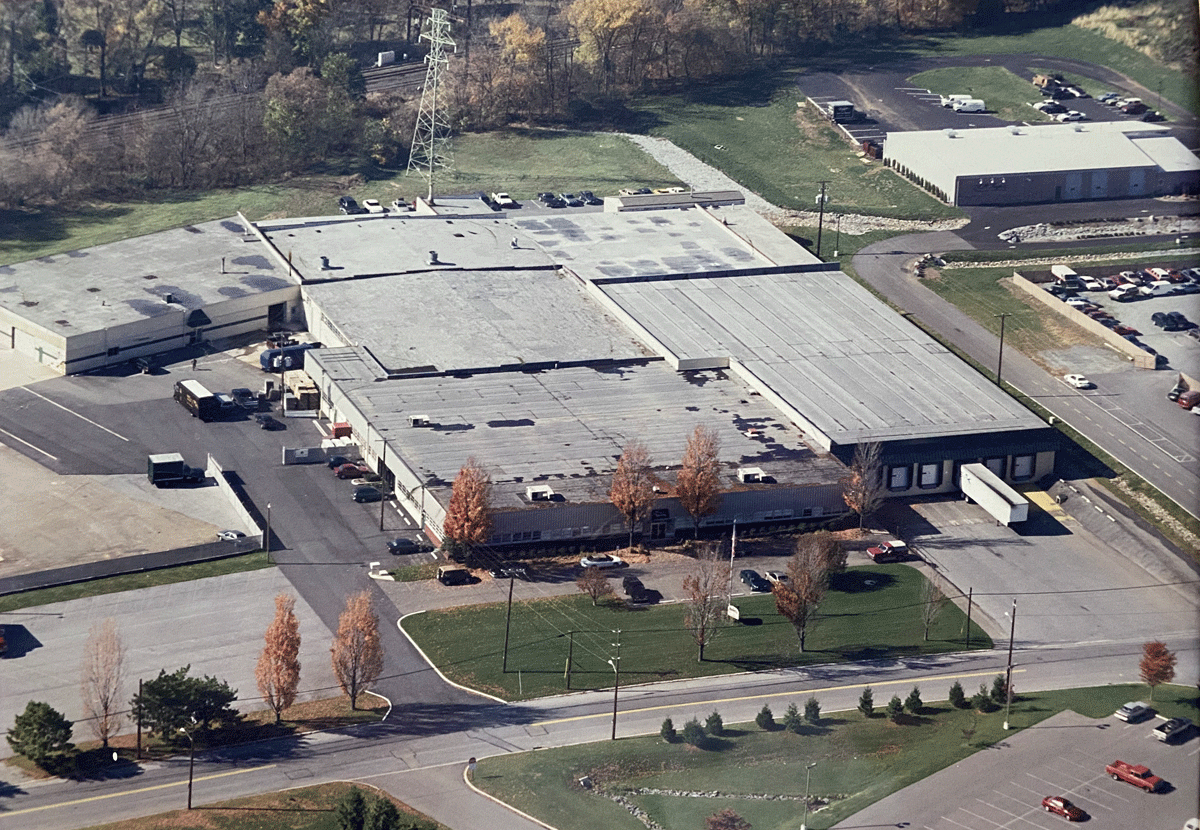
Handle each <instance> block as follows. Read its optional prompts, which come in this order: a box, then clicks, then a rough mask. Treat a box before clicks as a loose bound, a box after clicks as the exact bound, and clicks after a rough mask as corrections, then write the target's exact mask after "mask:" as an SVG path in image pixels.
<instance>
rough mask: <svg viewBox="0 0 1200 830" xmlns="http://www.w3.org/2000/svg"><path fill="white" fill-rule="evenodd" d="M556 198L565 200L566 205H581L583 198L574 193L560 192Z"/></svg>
mask: <svg viewBox="0 0 1200 830" xmlns="http://www.w3.org/2000/svg"><path fill="white" fill-rule="evenodd" d="M558 198H559V199H562V200H563V201H564V202H566V204H567V207H583V199H580V198H579V197H578V196H576V195H575V194H574V193H560V194H558Z"/></svg>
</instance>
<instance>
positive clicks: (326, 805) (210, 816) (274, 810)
mask: <svg viewBox="0 0 1200 830" xmlns="http://www.w3.org/2000/svg"><path fill="white" fill-rule="evenodd" d="M353 786H355V785H352V784H345V783H341V782H337V783H331V784H320V785H318V786H315V787H301V788H298V789H294V790H282V791H280V792H276V793H267V794H266V795H256V796H252V797H250V798H237V799H234V800H232V801H221V802H217V803H215V804H205V803H204V802H203V801H202V800H200V799H199V798H197V799H196V803H197V808H196V809H195V810H192V811H191V812H189V811H187V810H176V811H174V812H170V813H159V814H158V815H154V816H146V817H145V818H133V819H127V820H125V821H117V822H113V823H111V824H101V825H96V826H94V827H92V828H90V830H160V828H166V827H170V828H172V830H339V828H340V827H341V825H340V824H339V823H338V820H337V815H336V814H335V813H334V805H336V804H337V802H338V800H339V799H340V798H341V797H342V796H343V795H345V794H346V793H347V792H349V791H350V789H351V787H353ZM357 786H358V789H359V790H361V791H362V792H363V795H364V796H367V797H368V798H372V799H373V798H374V797H377V796H383V797H385V798H387V799H388V800H390V801H391V802H392V803H393V804H395V805H396V807H397V809H399V811H400V816H401V821H408V822H412V823H413V826H414V827H416V828H418V830H444V828H445V825H444V824H441V823H439V822H436V821H434V820H433V819H431V818H429V817H428V816H425V815H423V814H421V813H418V812H417V811H416V810H413V809H412V808H411V807H409V806H407V805H406V804H404V803H403V802H401V801H397V800H396V799H395V798H392V797H391V796H388V795H386V793H384V792H383V791H382V790H378V789H376V788H374V787H369V786H366V785H362V784H359V785H357ZM405 826H406V827H407V826H409V825H407V824H406V825H405Z"/></svg>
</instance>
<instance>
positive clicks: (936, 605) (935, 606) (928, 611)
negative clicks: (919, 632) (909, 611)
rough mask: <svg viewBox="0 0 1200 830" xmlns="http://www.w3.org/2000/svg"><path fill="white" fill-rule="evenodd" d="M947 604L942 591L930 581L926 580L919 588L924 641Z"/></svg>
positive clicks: (927, 638)
mask: <svg viewBox="0 0 1200 830" xmlns="http://www.w3.org/2000/svg"><path fill="white" fill-rule="evenodd" d="M947 602H949V600H948V599H947V598H946V595H945V594H943V593H942V589H941V588H939V587H938V586H937V585H935V584H934V583H933V580H932V579H926V580H925V584H924V585H922V586H921V622H922V623H923V624H924V626H925V640H926V641H928V640H929V629H930V628H932V627H933V624H934V623H935V622H937V620H938V617H940V616H941V615H942V611H944V610H945V609H946V603H947Z"/></svg>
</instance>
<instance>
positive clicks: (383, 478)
mask: <svg viewBox="0 0 1200 830" xmlns="http://www.w3.org/2000/svg"><path fill="white" fill-rule="evenodd" d="M379 443H381V444H383V449H382V450H380V452H379V486H380V487H381V488H383V498H381V499H380V500H379V529H380V530H381V531H382V530H383V508H384V506H385V505H386V504H387V497H388V490H389V489H390V485H388V480H387V439H386V438H384V437H383V433H382V432H381V433H379Z"/></svg>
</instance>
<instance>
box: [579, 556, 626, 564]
mask: <svg viewBox="0 0 1200 830" xmlns="http://www.w3.org/2000/svg"><path fill="white" fill-rule="evenodd" d="M579 564H580V565H581V566H582V567H584V568H619V567H621V566H622V565H624V564H625V560H624V559H622V558H621V557H619V556H610V555H609V554H607V553H593V554H592V555H590V556H585V557H583V558H582V559H580V560H579Z"/></svg>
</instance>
